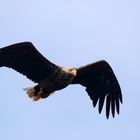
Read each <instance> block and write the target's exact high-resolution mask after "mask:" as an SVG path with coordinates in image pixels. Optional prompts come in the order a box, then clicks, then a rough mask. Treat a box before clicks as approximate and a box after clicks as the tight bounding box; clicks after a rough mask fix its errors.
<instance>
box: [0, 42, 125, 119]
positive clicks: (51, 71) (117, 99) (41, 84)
mask: <svg viewBox="0 0 140 140" xmlns="http://www.w3.org/2000/svg"><path fill="white" fill-rule="evenodd" d="M3 66H4V67H8V68H12V69H14V70H16V71H17V72H19V73H21V74H23V75H25V76H26V77H27V78H28V79H30V80H32V81H33V82H34V83H36V84H35V85H34V86H33V87H29V88H26V89H25V91H26V93H27V95H28V96H29V97H30V98H31V99H33V100H34V101H38V100H39V99H44V98H47V97H48V96H50V95H51V94H52V93H54V92H55V91H57V90H61V89H64V88H65V87H67V86H68V85H75V84H80V85H81V86H84V87H85V90H86V92H87V94H88V95H89V97H90V99H91V101H92V103H93V107H96V105H97V104H98V111H99V113H101V111H102V109H103V106H104V104H105V103H106V117H107V119H108V118H109V115H110V114H112V116H113V118H114V116H115V113H116V112H117V113H118V114H119V110H120V103H122V102H123V99H122V93H121V88H120V85H119V83H118V80H117V78H116V76H115V74H114V72H113V70H112V68H111V66H110V65H109V64H108V63H107V62H106V61H105V60H100V61H97V62H94V63H91V64H88V65H85V66H82V67H79V68H75V67H71V68H70V67H65V66H58V65H56V64H54V63H52V62H51V61H49V60H48V59H46V58H45V57H44V56H43V55H42V54H41V53H40V52H39V51H38V50H37V49H36V48H35V46H34V45H33V44H32V43H31V42H20V43H16V44H12V45H9V46H6V47H3V48H0V67H3Z"/></svg>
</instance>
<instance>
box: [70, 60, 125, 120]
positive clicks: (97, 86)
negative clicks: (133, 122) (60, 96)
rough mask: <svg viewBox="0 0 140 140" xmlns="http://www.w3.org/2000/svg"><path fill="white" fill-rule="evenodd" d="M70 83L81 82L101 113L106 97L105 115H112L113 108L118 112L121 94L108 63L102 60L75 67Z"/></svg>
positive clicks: (113, 114)
mask: <svg viewBox="0 0 140 140" xmlns="http://www.w3.org/2000/svg"><path fill="white" fill-rule="evenodd" d="M72 84H81V85H83V86H85V87H86V91H87V93H88V95H89V96H90V98H91V100H92V101H93V106H94V107H95V106H96V105H97V103H98V105H99V106H98V109H99V113H101V111H102V108H103V105H104V101H105V98H106V116H107V118H108V117H109V113H110V109H111V112H112V116H113V117H114V116H115V110H116V111H117V113H118V114H119V102H121V103H122V94H121V89H120V86H119V83H118V81H117V78H116V76H115V74H114V72H113V70H112V68H111V67H110V65H109V64H108V63H107V62H106V61H104V60H102V61H99V62H96V63H92V64H89V65H87V66H84V67H81V68H79V69H77V76H76V77H75V79H74V80H73V82H72Z"/></svg>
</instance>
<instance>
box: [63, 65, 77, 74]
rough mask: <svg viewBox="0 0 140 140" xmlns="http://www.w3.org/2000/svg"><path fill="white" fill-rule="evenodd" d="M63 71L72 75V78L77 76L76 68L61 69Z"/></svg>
mask: <svg viewBox="0 0 140 140" xmlns="http://www.w3.org/2000/svg"><path fill="white" fill-rule="evenodd" d="M62 70H63V71H65V72H67V73H70V74H72V75H73V76H76V75H77V70H76V68H68V67H63V68H62Z"/></svg>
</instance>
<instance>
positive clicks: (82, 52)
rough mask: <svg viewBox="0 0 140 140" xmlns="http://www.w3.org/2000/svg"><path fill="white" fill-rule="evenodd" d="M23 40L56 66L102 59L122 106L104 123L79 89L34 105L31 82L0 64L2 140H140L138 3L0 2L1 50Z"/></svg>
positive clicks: (107, 0) (96, 0)
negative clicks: (117, 86)
mask: <svg viewBox="0 0 140 140" xmlns="http://www.w3.org/2000/svg"><path fill="white" fill-rule="evenodd" d="M22 41H31V42H32V43H33V44H34V45H35V46H36V47H37V49H38V50H39V51H40V52H41V53H42V54H43V55H44V56H45V57H47V58H48V59H49V60H51V61H52V62H54V63H56V64H58V65H61V66H63V65H66V66H74V67H75V66H76V67H79V66H82V65H85V64H87V63H91V62H94V61H97V60H100V59H105V60H107V61H108V62H109V63H110V65H111V66H112V68H113V70H114V72H115V74H116V76H117V78H118V80H119V83H120V85H121V88H122V93H123V100H124V104H123V105H122V106H121V112H120V115H116V117H115V119H112V117H110V119H109V120H107V119H106V117H105V111H103V112H102V114H101V115H99V114H98V111H97V108H95V109H93V107H92V103H91V101H90V99H89V97H88V96H87V94H86V92H85V90H84V88H83V87H81V86H69V87H67V88H66V89H64V90H61V91H58V92H56V94H55V95H54V96H51V97H49V98H47V99H44V100H41V101H39V102H32V100H31V99H29V98H28V97H27V95H26V94H25V92H24V91H23V90H22V89H23V88H26V87H29V86H32V85H34V83H33V82H31V81H29V80H28V79H26V77H24V76H22V75H20V74H19V73H17V72H15V71H13V70H9V69H7V68H1V69H0V96H1V97H0V98H1V100H0V139H1V140H9V139H10V140H97V139H98V140H103V139H104V140H124V139H126V140H132V139H134V140H140V109H139V107H140V89H139V87H140V84H139V81H140V64H139V61H140V1H139V0H36V1H35V0H30V1H29V0H22V1H19V0H10V1H9V0H1V1H0V47H4V46H7V45H10V44H13V43H18V42H22Z"/></svg>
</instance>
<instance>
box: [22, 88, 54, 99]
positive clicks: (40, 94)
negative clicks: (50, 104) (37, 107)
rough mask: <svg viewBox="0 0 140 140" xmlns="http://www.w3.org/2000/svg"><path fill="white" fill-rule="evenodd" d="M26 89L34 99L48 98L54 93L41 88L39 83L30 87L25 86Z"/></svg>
mask: <svg viewBox="0 0 140 140" xmlns="http://www.w3.org/2000/svg"><path fill="white" fill-rule="evenodd" d="M23 90H24V91H26V93H27V95H28V96H29V97H30V98H32V99H33V101H38V100H39V99H43V98H47V97H48V96H49V95H52V94H53V93H54V92H52V93H46V92H45V90H43V89H42V88H40V87H39V86H38V85H36V86H34V87H28V88H24V89H23Z"/></svg>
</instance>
